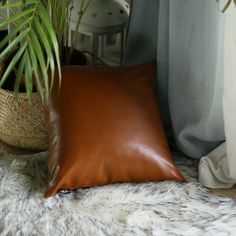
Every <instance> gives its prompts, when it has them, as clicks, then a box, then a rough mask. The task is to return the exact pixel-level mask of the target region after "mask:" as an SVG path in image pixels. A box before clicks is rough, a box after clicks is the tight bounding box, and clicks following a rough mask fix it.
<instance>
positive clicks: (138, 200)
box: [0, 153, 236, 236]
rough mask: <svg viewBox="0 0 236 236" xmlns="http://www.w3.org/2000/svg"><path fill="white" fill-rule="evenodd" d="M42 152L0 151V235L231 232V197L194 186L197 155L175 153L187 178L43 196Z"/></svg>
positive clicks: (234, 215)
mask: <svg viewBox="0 0 236 236" xmlns="http://www.w3.org/2000/svg"><path fill="white" fill-rule="evenodd" d="M46 155H47V153H39V154H31V155H29V156H18V157H16V156H12V155H9V154H8V155H7V154H5V155H4V154H1V155H0V235H1V236H10V235H13V236H15V235H16V236H17V235H19V236H20V235H22V236H27V235H30V236H31V235H39V236H43V235H48V236H54V235H57V236H61V235H62V236H67V235H68V236H73V235H82V236H83V235H86V236H92V235H95V236H100V235H101V236H102V235H111V236H116V235H117V236H123V235H125V236H126V235H132V236H133V235H135V236H142V235H158V236H162V235H188V236H189V235H191V236H194V235H201V236H202V235H207V236H210V235H214V236H215V235H236V202H235V201H234V200H231V199H228V198H221V197H217V196H214V195H211V194H209V193H208V192H207V191H206V190H205V189H204V188H202V187H201V186H199V184H198V183H197V182H196V176H197V164H198V163H197V161H194V160H189V159H186V158H184V157H183V156H181V155H180V154H174V156H175V161H176V164H177V166H178V167H179V168H180V169H181V171H182V172H183V173H184V174H185V175H186V176H187V178H188V180H189V182H188V183H186V184H178V183H174V182H161V183H157V182H153V183H143V184H117V185H110V186H104V187H96V188H90V189H83V190H78V191H77V192H74V193H72V194H70V195H66V196H58V195H57V196H56V197H53V198H50V199H48V200H45V199H44V198H43V194H42V193H43V191H44V189H45V185H46V183H47V168H46ZM147 171H148V170H147Z"/></svg>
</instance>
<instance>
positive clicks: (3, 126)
mask: <svg viewBox="0 0 236 236" xmlns="http://www.w3.org/2000/svg"><path fill="white" fill-rule="evenodd" d="M0 139H1V140H2V141H4V142H5V143H7V144H10V145H12V146H15V147H19V148H26V149H32V150H46V149H47V145H48V132H47V127H46V120H45V116H44V111H43V107H42V104H41V101H40V98H39V96H38V94H37V93H33V98H32V103H29V101H28V99H27V96H26V93H20V94H19V95H18V100H16V98H15V95H14V92H11V91H7V90H4V89H0Z"/></svg>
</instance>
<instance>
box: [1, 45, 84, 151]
mask: <svg viewBox="0 0 236 236" xmlns="http://www.w3.org/2000/svg"><path fill="white" fill-rule="evenodd" d="M64 50H66V49H64ZM65 52H66V51H65ZM65 52H64V53H65ZM64 58H65V57H64ZM10 60H11V57H9V58H8V61H6V62H5V63H3V64H2V68H0V69H1V70H0V75H1V71H4V68H5V66H4V64H5V65H7V64H9V62H10ZM65 62H66V61H63V62H62V64H66V63H65ZM86 63H87V58H86V57H85V56H84V55H83V54H82V53H81V52H79V51H78V50H74V51H73V53H72V56H71V60H70V61H69V64H70V65H85V64H86ZM16 72H17V68H15V69H14V71H13V72H12V73H11V74H10V76H9V77H8V79H7V81H6V83H5V84H4V86H3V88H1V89H0V140H2V141H4V142H5V143H7V144H9V145H12V146H15V147H19V148H26V149H31V150H46V149H47V146H48V130H47V126H46V119H45V115H44V109H43V106H42V103H41V100H40V97H39V95H38V94H37V92H36V88H35V86H34V93H33V97H32V102H31V103H29V101H28V98H27V95H26V93H25V84H24V81H25V80H24V76H22V81H21V84H20V93H19V94H18V100H16V98H15V94H14V92H13V90H14V83H15V78H16V77H15V73H16Z"/></svg>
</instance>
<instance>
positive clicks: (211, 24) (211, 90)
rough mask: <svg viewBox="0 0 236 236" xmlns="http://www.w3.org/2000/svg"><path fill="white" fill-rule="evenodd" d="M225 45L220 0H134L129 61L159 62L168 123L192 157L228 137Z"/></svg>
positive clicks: (160, 89) (161, 97)
mask: <svg viewBox="0 0 236 236" xmlns="http://www.w3.org/2000/svg"><path fill="white" fill-rule="evenodd" d="M223 45H224V17H223V14H221V13H220V12H219V10H218V6H217V4H216V1H206V0H197V1H196V0H145V1H144V0H134V1H133V8H132V13H131V20H130V29H129V34H128V39H127V48H126V52H125V57H124V64H125V65H137V64H141V63H145V62H149V61H152V60H156V61H157V68H158V75H157V85H158V91H157V92H158V98H159V103H160V107H161V113H162V117H163V121H164V123H165V126H166V128H167V131H168V132H169V130H170V127H171V126H172V128H173V134H174V137H175V140H176V144H177V146H178V148H179V149H180V150H181V151H182V152H183V153H185V154H186V155H188V156H190V157H194V158H200V157H202V156H204V155H205V154H207V153H208V152H209V151H211V150H212V149H214V148H215V147H216V146H218V145H219V144H220V143H222V142H223V141H224V139H225V136H224V124H223V111H222V93H223Z"/></svg>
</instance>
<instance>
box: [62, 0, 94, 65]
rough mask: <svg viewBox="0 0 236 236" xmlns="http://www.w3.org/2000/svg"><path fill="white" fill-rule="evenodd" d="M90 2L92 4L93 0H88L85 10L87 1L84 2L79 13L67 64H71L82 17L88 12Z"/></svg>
mask: <svg viewBox="0 0 236 236" xmlns="http://www.w3.org/2000/svg"><path fill="white" fill-rule="evenodd" d="M90 2H91V0H88V2H87V4H86V6H85V7H84V8H83V6H84V3H85V0H82V2H81V5H80V10H79V11H78V19H77V23H76V28H75V32H74V35H73V39H72V42H71V46H70V51H69V54H68V57H67V64H69V63H70V59H71V56H72V53H73V51H74V48H75V43H76V41H77V38H78V33H79V26H80V23H81V20H82V17H83V15H84V13H85V11H86V10H87V8H88V6H89V4H90Z"/></svg>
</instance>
